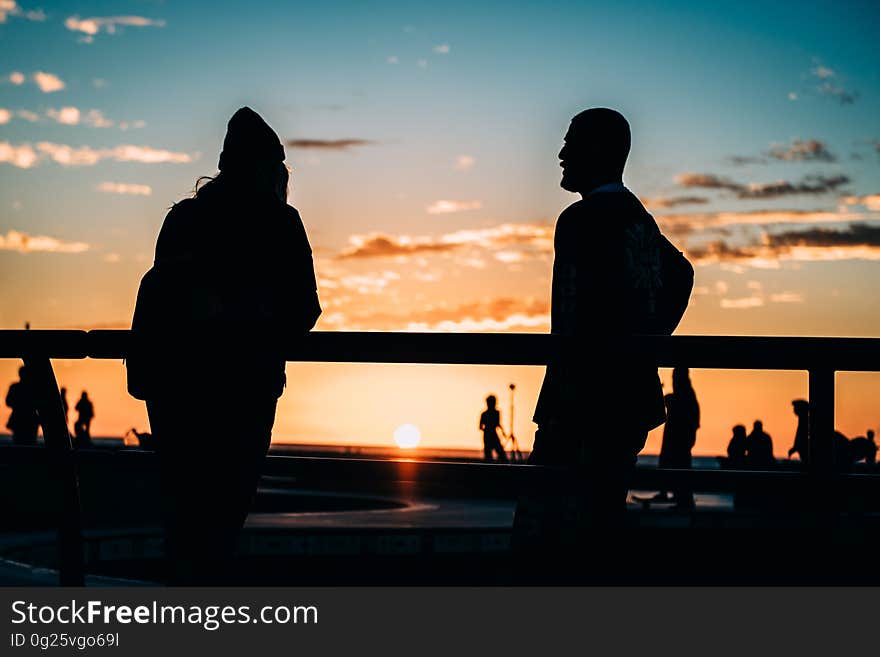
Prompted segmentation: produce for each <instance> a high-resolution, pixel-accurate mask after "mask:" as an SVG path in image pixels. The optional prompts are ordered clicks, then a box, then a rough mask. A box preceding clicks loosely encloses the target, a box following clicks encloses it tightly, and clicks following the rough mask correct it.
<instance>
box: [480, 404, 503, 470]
mask: <svg viewBox="0 0 880 657" xmlns="http://www.w3.org/2000/svg"><path fill="white" fill-rule="evenodd" d="M497 403H498V400H497V399H496V397H495V395H489V396H488V397H486V410H485V411H483V412H482V413H481V414H480V431H482V432H483V458H484V459H485V460H487V461H491V460H493V459H495V458H497V459H498V460H499V461H506V460H507V454H506V453H505V452H504V447H502V445H501V441H500V440H499V439H498V431H499V430H502V429H501V412H500V411H499V410H498V409H497V408H495V406H496V405H497ZM502 432H503V430H502Z"/></svg>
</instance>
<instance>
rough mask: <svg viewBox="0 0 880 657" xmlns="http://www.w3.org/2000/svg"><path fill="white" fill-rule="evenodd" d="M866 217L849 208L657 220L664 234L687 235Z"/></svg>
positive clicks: (851, 200)
mask: <svg viewBox="0 0 880 657" xmlns="http://www.w3.org/2000/svg"><path fill="white" fill-rule="evenodd" d="M871 198H872V197H870V196H866V197H859V196H850V197H845V198H844V199H842V201H841V202H842V203H843V204H844V206H847V205H849V206H852V205H860V204H864V203H862V202H861V200H860V199H868V200H867V201H865V203H867V202H870V199H871ZM866 218H868V217H866V216H865V215H864V213H862V212H856V211H852V210H850V209H848V208H846V207H844V209H842V210H841V209H838V210H752V211H750V212H702V213H701V212H694V213H688V214H667V215H661V216H659V217H657V222H658V223H659V224H660V226H661V227H662V228H663V230H665V231H669V232H672V233H674V234H685V233H690V232H693V231H698V230H705V229H709V228H721V227H729V226H767V225H772V224H819V223H843V222H852V221H859V220H862V219H866Z"/></svg>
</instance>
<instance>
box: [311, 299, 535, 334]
mask: <svg viewBox="0 0 880 657" xmlns="http://www.w3.org/2000/svg"><path fill="white" fill-rule="evenodd" d="M322 324H323V325H325V326H327V327H332V328H336V329H349V330H364V329H371V330H399V331H400V330H403V331H463V332H483V331H494V332H499V331H510V330H525V331H546V330H548V329H549V327H550V305H549V303H548V302H547V301H543V300H538V299H535V298H533V297H523V298H517V297H496V298H490V299H486V300H483V301H476V302H471V303H464V304H455V305H450V304H447V303H445V302H440V303H435V304H431V305H429V306H425V307H422V308H416V309H414V310H412V311H410V312H407V313H397V312H383V311H376V310H372V309H370V310H364V311H359V312H338V313H333V314H332V315H329V316H328V317H327V318H326V320H322Z"/></svg>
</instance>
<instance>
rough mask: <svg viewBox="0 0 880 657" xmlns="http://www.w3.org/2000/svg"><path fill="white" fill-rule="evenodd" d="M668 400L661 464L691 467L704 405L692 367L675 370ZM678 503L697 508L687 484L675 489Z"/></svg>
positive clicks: (660, 493)
mask: <svg viewBox="0 0 880 657" xmlns="http://www.w3.org/2000/svg"><path fill="white" fill-rule="evenodd" d="M664 401H665V402H666V425H665V426H664V427H663V442H662V444H661V447H660V459H659V465H660V467H661V468H690V467H691V450H692V449H693V447H694V445H695V444H696V442H697V429H699V428H700V405H699V403H697V395H696V393H695V392H694V387H693V385H692V384H691V378H690V372H689V370H688V368H686V367H676V368H675V369H674V370H672V392H671V393H670V394H668V395H666V396H665V397H664ZM655 499H658V500H663V499H666V491H660V492H659V493H658V494H657V497H656V498H655ZM675 504H676V506H678V507H681V508H688V509H689V508H693V506H694V495H693V493H692V492H691V491H690V490H688V489H687V488H679V489H678V490H676V491H675Z"/></svg>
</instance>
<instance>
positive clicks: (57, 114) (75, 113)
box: [46, 107, 80, 125]
mask: <svg viewBox="0 0 880 657" xmlns="http://www.w3.org/2000/svg"><path fill="white" fill-rule="evenodd" d="M46 116H48V117H49V118H50V119H52V120H54V121H57V122H58V123H63V124H64V125H76V124H77V123H79V117H80V111H79V109H77V108H76V107H62V108H61V109H58V110H56V109H52V108H50V109H48V110H46Z"/></svg>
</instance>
